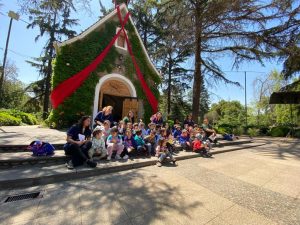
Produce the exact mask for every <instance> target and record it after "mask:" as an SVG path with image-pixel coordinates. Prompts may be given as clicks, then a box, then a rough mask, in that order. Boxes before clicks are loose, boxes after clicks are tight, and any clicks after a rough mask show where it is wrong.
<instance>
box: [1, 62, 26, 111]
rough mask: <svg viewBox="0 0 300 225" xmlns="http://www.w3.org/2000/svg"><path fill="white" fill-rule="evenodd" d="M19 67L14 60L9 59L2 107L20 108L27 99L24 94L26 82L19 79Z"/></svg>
mask: <svg viewBox="0 0 300 225" xmlns="http://www.w3.org/2000/svg"><path fill="white" fill-rule="evenodd" d="M17 77H18V68H17V66H16V65H15V63H14V62H13V61H10V60H7V63H6V67H5V77H4V82H3V90H2V94H3V98H2V99H3V101H2V104H1V106H0V107H1V108H6V109H9V108H17V109H20V108H21V107H22V106H23V103H24V101H25V100H26V97H27V96H26V95H25V94H24V84H23V83H22V82H21V81H19V80H18V79H17Z"/></svg>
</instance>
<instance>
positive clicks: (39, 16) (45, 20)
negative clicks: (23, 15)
mask: <svg viewBox="0 0 300 225" xmlns="http://www.w3.org/2000/svg"><path fill="white" fill-rule="evenodd" d="M22 7H23V9H24V10H25V11H26V12H27V13H28V14H29V20H30V21H31V23H30V24H29V25H28V28H34V27H38V28H39V29H40V33H39V35H37V36H36V41H37V40H38V39H39V38H40V37H42V36H44V35H46V36H47V37H48V40H47V42H46V44H45V46H44V49H43V52H42V53H41V57H40V58H39V60H38V61H39V62H38V66H37V68H38V72H39V73H40V76H41V80H40V81H39V82H38V83H39V84H42V86H41V87H40V88H41V93H42V94H43V97H42V98H40V99H43V118H44V119H45V118H47V116H48V113H49V106H50V105H49V96H50V92H51V76H52V59H53V58H54V54H55V51H54V42H55V41H60V40H61V39H62V38H63V37H67V38H70V37H73V36H74V35H75V34H76V32H75V31H73V30H71V29H70V27H72V26H74V25H76V24H77V21H76V20H74V19H70V13H71V10H74V11H75V7H74V4H73V1H72V0H64V1H59V0H29V1H26V3H23V5H22ZM32 65H33V64H32Z"/></svg>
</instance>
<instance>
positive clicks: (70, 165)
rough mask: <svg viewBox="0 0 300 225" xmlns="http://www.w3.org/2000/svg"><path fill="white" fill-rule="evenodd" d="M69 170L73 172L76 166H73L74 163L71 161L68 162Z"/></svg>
mask: <svg viewBox="0 0 300 225" xmlns="http://www.w3.org/2000/svg"><path fill="white" fill-rule="evenodd" d="M67 168H68V169H69V170H73V169H74V166H73V163H72V161H71V160H70V162H68V165H67Z"/></svg>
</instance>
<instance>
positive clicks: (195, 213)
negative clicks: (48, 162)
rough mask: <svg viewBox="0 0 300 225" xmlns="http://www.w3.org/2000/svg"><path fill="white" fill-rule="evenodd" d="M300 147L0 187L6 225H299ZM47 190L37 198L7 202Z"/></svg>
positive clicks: (1, 217) (288, 145) (276, 144)
mask: <svg viewBox="0 0 300 225" xmlns="http://www.w3.org/2000/svg"><path fill="white" fill-rule="evenodd" d="M299 174H300V145H299V142H297V141H295V142H290V143H282V142H279V141H277V142H276V141H274V142H273V143H272V144H268V145H265V146H261V147H256V148H253V149H246V150H241V151H236V152H229V153H224V154H219V155H216V156H215V157H214V158H213V159H204V158H195V159H190V160H184V161H180V162H179V165H178V166H177V167H173V166H171V165H170V166H167V167H162V168H158V167H156V166H150V167H145V168H140V169H136V170H129V171H125V172H119V173H112V174H108V175H104V176H99V177H92V178H87V179H82V180H75V181H71V182H63V183H57V184H51V185H46V186H38V187H32V188H27V189H20V190H7V191H1V192H0V199H1V204H0V212H1V214H0V221H1V224H5V225H6V224H15V225H17V224H18V225H21V224H28V225H29V224H30V225H31V224H41V225H44V224H65V225H66V224H74V225H75V224H76V225H77V224H78V225H79V224H82V225H89V224H91V225H92V224H99V225H104V224H120V225H127V224H128V225H129V224H131V225H138V224H141V225H146V224H162V225H167V224H170V225H175V224H178V225H181V224H187V225H192V224H195V225H201V224H206V225H248V224H249V225H256V224H259V225H275V224H286V225H297V224H300V176H299ZM31 191H41V192H42V197H41V198H38V199H34V200H22V201H18V202H11V203H3V201H4V199H5V198H6V197H7V196H9V195H13V194H19V193H26V192H31Z"/></svg>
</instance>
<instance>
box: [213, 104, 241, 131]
mask: <svg viewBox="0 0 300 225" xmlns="http://www.w3.org/2000/svg"><path fill="white" fill-rule="evenodd" d="M212 112H214V113H215V114H216V119H217V121H215V122H216V124H217V125H218V126H225V127H226V126H227V127H237V126H241V125H243V124H244V120H245V109H244V106H243V105H242V104H241V103H240V102H239V101H225V100H221V101H220V102H218V103H215V104H212V106H211V109H210V113H211V114H213V113H212Z"/></svg>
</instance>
